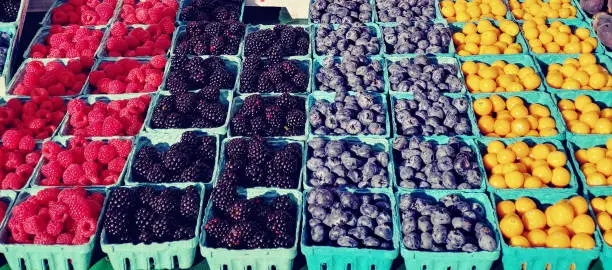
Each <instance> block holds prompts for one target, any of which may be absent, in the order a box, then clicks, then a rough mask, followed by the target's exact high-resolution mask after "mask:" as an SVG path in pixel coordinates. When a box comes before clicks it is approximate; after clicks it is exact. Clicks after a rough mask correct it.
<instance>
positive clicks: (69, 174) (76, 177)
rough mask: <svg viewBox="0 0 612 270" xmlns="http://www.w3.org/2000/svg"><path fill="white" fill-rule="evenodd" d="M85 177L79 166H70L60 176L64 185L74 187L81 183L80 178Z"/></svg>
mask: <svg viewBox="0 0 612 270" xmlns="http://www.w3.org/2000/svg"><path fill="white" fill-rule="evenodd" d="M84 177H85V172H83V168H82V167H81V165H79V164H71V165H70V166H68V167H67V168H66V170H65V171H64V174H63V175H62V180H63V181H64V184H66V185H76V184H78V183H79V181H81V178H84Z"/></svg>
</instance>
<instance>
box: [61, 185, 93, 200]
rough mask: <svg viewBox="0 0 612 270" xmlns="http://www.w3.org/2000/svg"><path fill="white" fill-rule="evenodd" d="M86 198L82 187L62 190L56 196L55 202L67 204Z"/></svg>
mask: <svg viewBox="0 0 612 270" xmlns="http://www.w3.org/2000/svg"><path fill="white" fill-rule="evenodd" d="M86 196H87V191H86V190H85V189H84V188H82V187H75V188H70V189H63V190H62V191H60V193H59V194H58V195H57V200H58V201H60V202H64V203H69V202H72V201H75V200H78V199H84V198H85V197H86Z"/></svg>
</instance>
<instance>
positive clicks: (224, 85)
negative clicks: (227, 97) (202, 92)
mask: <svg viewBox="0 0 612 270" xmlns="http://www.w3.org/2000/svg"><path fill="white" fill-rule="evenodd" d="M234 80H235V78H234V75H233V74H231V73H230V72H228V71H226V70H225V69H217V70H215V71H214V72H213V73H212V74H211V75H210V80H209V85H210V86H212V87H216V88H219V89H231V88H233V87H234Z"/></svg>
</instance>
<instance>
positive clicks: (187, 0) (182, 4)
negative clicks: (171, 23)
mask: <svg viewBox="0 0 612 270" xmlns="http://www.w3.org/2000/svg"><path fill="white" fill-rule="evenodd" d="M177 1H179V10H178V14H177V15H176V24H178V25H187V23H189V21H183V20H181V13H182V12H183V9H184V8H186V7H188V6H189V5H191V2H193V0H177ZM240 3H241V4H240V18H239V21H241V22H242V17H243V16H244V6H245V3H246V1H240Z"/></svg>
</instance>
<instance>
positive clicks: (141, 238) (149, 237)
mask: <svg viewBox="0 0 612 270" xmlns="http://www.w3.org/2000/svg"><path fill="white" fill-rule="evenodd" d="M137 240H138V242H140V243H145V244H151V243H153V241H155V237H154V236H153V233H152V232H151V231H150V230H142V231H140V232H139V233H138V238H137Z"/></svg>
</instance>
